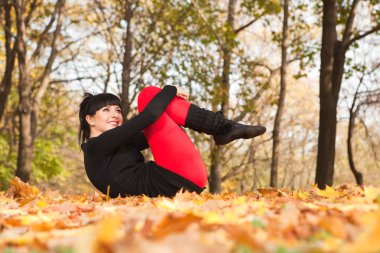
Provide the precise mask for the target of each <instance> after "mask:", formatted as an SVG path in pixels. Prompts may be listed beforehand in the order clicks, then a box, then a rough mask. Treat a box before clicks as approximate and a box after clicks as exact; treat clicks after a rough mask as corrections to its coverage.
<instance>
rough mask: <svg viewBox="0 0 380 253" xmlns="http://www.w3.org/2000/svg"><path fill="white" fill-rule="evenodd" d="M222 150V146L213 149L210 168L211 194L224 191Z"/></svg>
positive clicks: (214, 146) (215, 146)
mask: <svg viewBox="0 0 380 253" xmlns="http://www.w3.org/2000/svg"><path fill="white" fill-rule="evenodd" d="M222 154H223V152H222V150H221V147H220V146H217V145H214V144H213V147H212V148H211V166H210V177H209V187H210V192H212V193H218V192H221V190H222V176H221V171H222V161H221V160H222V157H221V156H222Z"/></svg>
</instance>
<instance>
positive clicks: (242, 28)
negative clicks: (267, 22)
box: [234, 15, 262, 34]
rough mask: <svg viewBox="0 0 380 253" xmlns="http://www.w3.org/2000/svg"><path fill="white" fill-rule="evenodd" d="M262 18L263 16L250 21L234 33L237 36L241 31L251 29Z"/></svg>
mask: <svg viewBox="0 0 380 253" xmlns="http://www.w3.org/2000/svg"><path fill="white" fill-rule="evenodd" d="M261 17H262V15H260V16H259V17H258V18H255V19H252V20H251V21H249V22H248V23H247V24H245V25H243V26H240V27H239V28H238V29H236V30H235V31H234V32H235V34H238V33H240V32H241V31H243V30H244V29H246V28H247V27H249V26H250V25H252V24H253V23H255V22H256V21H257V20H259V19H260V18H261Z"/></svg>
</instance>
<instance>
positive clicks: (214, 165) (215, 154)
mask: <svg viewBox="0 0 380 253" xmlns="http://www.w3.org/2000/svg"><path fill="white" fill-rule="evenodd" d="M236 2H237V1H236V0H230V1H229V3H228V17H227V25H228V28H229V30H227V32H226V36H225V38H226V41H225V44H224V45H223V49H222V52H223V70H222V82H221V86H220V88H218V90H219V92H217V94H218V95H217V96H218V98H217V99H220V110H221V111H222V112H223V114H226V113H227V112H228V100H229V93H230V69H231V54H232V49H233V39H231V36H230V33H231V32H233V31H234V29H233V27H234V19H235V8H236ZM222 156H223V148H222V147H220V146H215V147H214V148H212V149H211V166H210V180H209V186H210V192H212V193H218V192H220V191H221V183H222V177H221V170H222V166H223V159H222Z"/></svg>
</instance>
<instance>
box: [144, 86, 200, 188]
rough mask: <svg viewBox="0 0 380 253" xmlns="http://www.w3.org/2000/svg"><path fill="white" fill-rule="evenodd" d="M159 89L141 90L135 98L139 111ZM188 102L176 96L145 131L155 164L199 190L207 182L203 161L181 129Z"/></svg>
mask: <svg viewBox="0 0 380 253" xmlns="http://www.w3.org/2000/svg"><path fill="white" fill-rule="evenodd" d="M160 91H161V89H160V88H157V87H152V86H150V87H146V88H144V89H143V90H142V91H141V93H140V94H139V97H138V110H139V112H141V111H142V110H143V109H144V108H145V106H146V105H147V104H148V103H149V101H150V100H151V99H152V98H153V97H154V96H155V95H156V94H157V93H158V92H160ZM189 107H190V103H189V102H188V101H186V100H183V99H180V98H177V97H175V98H174V99H173V100H172V102H171V103H170V104H169V105H168V107H167V108H166V111H165V112H164V113H163V114H162V115H161V117H160V118H159V119H158V120H157V121H156V122H154V123H153V124H152V125H150V126H149V127H148V128H146V129H145V130H144V135H145V137H146V139H147V141H148V143H149V146H150V148H151V150H152V154H153V157H154V159H155V162H156V163H157V164H158V165H160V166H161V167H164V168H166V169H168V170H170V171H172V172H174V173H176V174H178V175H181V176H182V177H184V178H186V179H188V180H190V181H191V182H193V183H195V184H196V185H198V186H199V187H202V188H203V187H205V186H206V183H207V170H206V166H205V165H204V163H203V159H202V157H201V155H200V154H199V152H198V150H197V149H196V148H195V146H194V144H193V142H192V141H191V140H190V138H189V136H188V135H187V134H186V133H185V131H184V130H183V129H182V128H181V127H180V126H183V125H184V124H185V120H186V116H187V113H188V110H189Z"/></svg>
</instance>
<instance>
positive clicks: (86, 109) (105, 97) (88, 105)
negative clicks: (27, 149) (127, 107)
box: [78, 92, 123, 144]
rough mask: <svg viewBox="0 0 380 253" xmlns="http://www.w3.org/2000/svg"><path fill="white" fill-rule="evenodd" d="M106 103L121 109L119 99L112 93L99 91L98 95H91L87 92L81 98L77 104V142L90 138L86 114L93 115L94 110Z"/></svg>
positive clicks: (80, 142)
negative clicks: (78, 104)
mask: <svg viewBox="0 0 380 253" xmlns="http://www.w3.org/2000/svg"><path fill="white" fill-rule="evenodd" d="M107 105H118V106H119V107H120V108H121V110H122V111H123V108H122V106H121V101H120V99H119V98H118V97H117V96H115V95H113V94H110V93H101V94H98V95H92V94H91V93H87V92H86V93H85V94H84V96H83V100H82V102H81V103H80V106H79V123H80V126H79V134H78V142H79V144H82V143H83V142H85V141H87V140H88V139H89V138H90V126H89V125H88V123H87V121H86V116H87V115H90V116H93V115H95V113H96V111H98V110H100V109H102V108H103V107H105V106H107Z"/></svg>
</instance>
